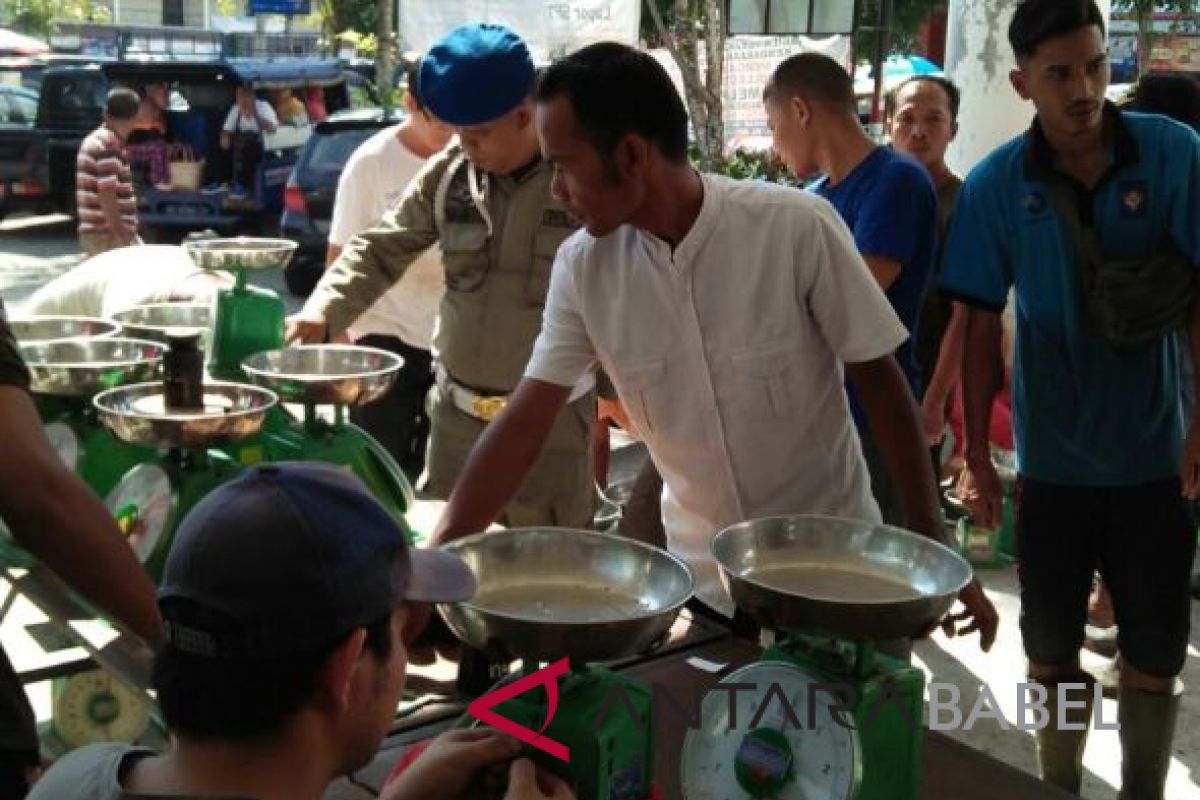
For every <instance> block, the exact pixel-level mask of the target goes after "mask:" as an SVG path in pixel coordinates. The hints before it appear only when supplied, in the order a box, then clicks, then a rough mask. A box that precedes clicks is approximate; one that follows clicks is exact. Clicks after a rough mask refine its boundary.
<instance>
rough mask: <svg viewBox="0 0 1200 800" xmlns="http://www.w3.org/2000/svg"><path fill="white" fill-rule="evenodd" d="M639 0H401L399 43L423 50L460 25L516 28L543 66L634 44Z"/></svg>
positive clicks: (636, 33)
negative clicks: (605, 45)
mask: <svg viewBox="0 0 1200 800" xmlns="http://www.w3.org/2000/svg"><path fill="white" fill-rule="evenodd" d="M641 8H642V4H641V0H458V2H454V3H449V2H446V0H400V41H401V43H402V45H403V47H404V49H405V50H412V51H416V52H422V51H424V50H426V49H427V48H428V47H429V45H431V44H433V42H435V41H437V40H438V39H440V38H441V37H442V36H444V35H445V34H446V33H447V32H449V31H450V30H452V29H454V28H457V27H458V26H459V25H467V24H470V23H474V22H495V23H499V24H501V25H506V26H508V27H509V28H512V29H513V30H514V31H516V33H517V34H518V35H519V36H520V37H521V38H522V39H524V40H525V43H526V44H528V45H529V50H530V52H532V53H533V59H534V61H535V62H537V63H539V64H545V63H548V62H550V61H551V60H552V59H554V58H557V57H559V56H561V55H563V54H565V53H569V52H570V51H572V50H577V49H579V48H580V47H583V46H584V45H588V44H594V43H595V42H622V43H624V44H629V45H634V46H636V45H637V43H638V25H639V24H640V22H641Z"/></svg>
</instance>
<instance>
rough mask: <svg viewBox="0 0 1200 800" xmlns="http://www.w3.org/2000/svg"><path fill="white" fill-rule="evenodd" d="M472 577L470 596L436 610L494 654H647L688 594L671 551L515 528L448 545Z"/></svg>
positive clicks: (543, 657)
mask: <svg viewBox="0 0 1200 800" xmlns="http://www.w3.org/2000/svg"><path fill="white" fill-rule="evenodd" d="M445 549H446V550H448V551H450V552H452V553H456V554H458V555H459V556H461V557H462V558H463V559H464V560H465V561H466V562H467V565H468V566H469V567H470V568H471V571H472V572H473V573H474V575H475V579H476V582H477V585H478V590H477V592H476V594H475V597H474V598H472V599H471V600H470V601H468V602H465V603H456V604H448V605H442V606H439V607H438V610H439V611H440V612H441V614H442V617H443V618H444V619H445V620H446V624H447V625H448V626H449V627H450V629H451V630H452V631H453V632H454V633H455V635H457V636H458V637H459V638H460V639H462V640H463V641H464V642H466V643H467V644H469V645H471V646H472V647H475V648H477V649H479V650H482V651H484V652H485V653H488V654H489V655H490V656H493V657H496V658H508V659H512V658H523V659H527V660H533V661H554V660H557V659H560V658H562V657H563V656H569V657H570V658H571V659H572V662H594V661H612V660H616V659H619V658H625V657H628V656H634V655H638V654H640V653H644V652H646V651H647V650H649V649H650V648H651V647H653V646H654V644H655V643H656V642H658V641H659V640H660V639H661V638H662V637H663V636H665V635H666V634H667V632H668V631H669V630H670V628H671V625H672V623H673V622H674V621H675V617H676V616H677V615H678V614H679V610H680V609H681V608H682V607H683V604H684V603H685V602H687V600H688V598H689V597H691V595H692V583H693V581H692V574H691V571H690V570H689V569H688V568H687V566H686V565H685V564H684V563H683V562H682V561H680V560H679V559H678V558H676V557H675V556H673V555H671V554H669V553H667V552H665V551H663V550H659V549H658V548H655V547H651V546H650V545H646V544H642V543H641V542H637V541H634V540H632V539H626V538H623V537H620V536H614V535H611V534H607V533H597V532H595V531H586V530H571V529H567V528H513V529H511V530H507V531H495V532H492V533H483V534H477V535H475V536H470V537H467V538H464V539H460V540H458V541H455V542H452V543H451V544H449V545H446V547H445Z"/></svg>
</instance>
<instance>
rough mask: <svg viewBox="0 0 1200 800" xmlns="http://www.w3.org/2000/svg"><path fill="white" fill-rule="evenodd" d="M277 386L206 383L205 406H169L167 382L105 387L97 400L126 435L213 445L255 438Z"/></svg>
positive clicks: (107, 420)
mask: <svg viewBox="0 0 1200 800" xmlns="http://www.w3.org/2000/svg"><path fill="white" fill-rule="evenodd" d="M277 402H278V398H277V397H276V396H275V394H274V392H270V391H268V390H266V389H260V388H258V387H257V386H246V385H244V384H240V383H206V384H204V408H202V409H196V410H194V411H193V410H186V411H181V410H168V409H167V407H166V403H165V396H164V390H163V385H162V383H158V382H155V383H137V384H133V385H131V386H122V387H119V388H116V389H109V390H108V391H106V392H101V393H100V394H98V395H96V397H95V398H93V400H92V403H93V404H94V405H95V407H96V410H97V411H98V412H99V414H100V421H101V422H103V423H104V424H105V425H106V426H107V427H108V428H109V430H111V431H112V432H113V434H114V435H115V436H116V437H117V438H118V439H120V440H122V441H124V442H128V443H130V444H140V445H149V446H152V447H209V446H215V445H222V444H229V443H231V442H236V441H241V440H242V439H246V438H249V437H250V436H253V435H254V434H256V433H258V431H259V430H260V429H261V428H262V424H263V420H264V419H265V418H266V415H267V411H268V410H270V409H271V408H273V407H274V406H275V404H276V403H277Z"/></svg>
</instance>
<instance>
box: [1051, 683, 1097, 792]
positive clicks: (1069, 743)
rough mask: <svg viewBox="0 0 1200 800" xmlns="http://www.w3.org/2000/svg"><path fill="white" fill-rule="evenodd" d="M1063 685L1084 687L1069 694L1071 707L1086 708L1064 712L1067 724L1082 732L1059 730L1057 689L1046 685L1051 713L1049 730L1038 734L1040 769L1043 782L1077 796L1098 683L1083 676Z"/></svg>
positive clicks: (1067, 709)
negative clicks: (1074, 684)
mask: <svg viewBox="0 0 1200 800" xmlns="http://www.w3.org/2000/svg"><path fill="white" fill-rule="evenodd" d="M1063 682H1064V683H1081V684H1084V688H1076V689H1072V690H1070V691H1068V692H1067V698H1066V699H1067V700H1068V701H1069V702H1070V703H1077V702H1085V701H1086V703H1087V705H1086V706H1084V707H1076V706H1074V705H1069V706H1067V707H1066V708H1065V709H1063V713H1064V715H1065V721H1066V722H1067V723H1069V724H1071V725H1072V726H1079V727H1081V728H1082V730H1071V729H1068V730H1059V729H1058V713H1059V712H1058V685H1057V684H1052V683H1047V684H1043V685H1044V686H1045V687H1046V693H1047V695H1048V696H1047V697H1046V711H1047V712H1048V713H1049V717H1048V718H1047V722H1046V726H1045V727H1044V728H1042V729H1041V730H1039V731H1037V751H1038V767H1039V769H1040V770H1041V776H1042V780H1044V781H1046V782H1047V783H1050V784H1053V785H1054V786H1057V787H1059V788H1060V789H1064V790H1066V791H1068V792H1070V793H1072V794H1075V795H1078V794H1079V788H1080V786H1081V785H1082V784H1083V749H1084V746H1085V745H1087V737H1088V730H1089V729H1090V727H1091V722H1092V706H1093V704H1094V703H1095V698H1096V692H1095V689H1094V688H1093V684H1094V683H1095V681H1094V679H1093V678H1092V677H1091V676H1090V675H1080V676H1078V677H1077V678H1074V679H1072V680H1065V681H1063Z"/></svg>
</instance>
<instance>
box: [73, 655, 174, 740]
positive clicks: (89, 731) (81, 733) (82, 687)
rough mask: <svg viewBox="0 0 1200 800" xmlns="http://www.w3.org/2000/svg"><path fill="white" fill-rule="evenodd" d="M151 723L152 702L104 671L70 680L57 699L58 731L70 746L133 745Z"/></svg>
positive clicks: (95, 671)
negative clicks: (99, 744)
mask: <svg viewBox="0 0 1200 800" xmlns="http://www.w3.org/2000/svg"><path fill="white" fill-rule="evenodd" d="M149 721H150V703H149V702H148V701H147V700H146V699H145V698H143V697H141V696H139V695H137V694H136V693H134V692H133V691H132V690H130V689H129V687H127V686H126V685H125V684H123V683H121V682H120V681H118V680H117V679H116V678H114V677H112V676H111V675H109V674H108V673H107V672H104V671H103V670H93V671H91V672H82V673H80V674H78V675H72V676H71V677H70V678H67V679H66V680H65V681H64V682H63V683H62V687H61V689H60V690H59V693H58V695H57V696H56V697H55V700H54V720H53V726H54V732H55V733H57V734H58V736H59V738H61V739H62V740H63V743H64V744H66V745H68V746H70V747H82V746H83V745H85V744H91V743H93V742H112V741H116V742H133V741H135V740H136V739H137V738H138V737H139V736H141V735H142V732H143V731H144V730H145V729H146V724H147V723H148V722H149Z"/></svg>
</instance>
